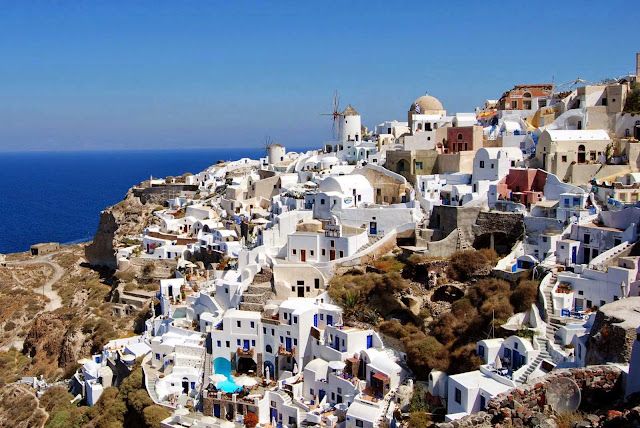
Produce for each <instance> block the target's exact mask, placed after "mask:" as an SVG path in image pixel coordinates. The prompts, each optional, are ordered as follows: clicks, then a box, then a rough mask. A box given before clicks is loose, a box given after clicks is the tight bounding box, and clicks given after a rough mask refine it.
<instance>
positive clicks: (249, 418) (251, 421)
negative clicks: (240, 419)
mask: <svg viewBox="0 0 640 428" xmlns="http://www.w3.org/2000/svg"><path fill="white" fill-rule="evenodd" d="M256 425H258V417H257V416H256V415H255V413H251V412H248V413H247V414H246V415H244V426H246V427H249V428H253V427H255V426H256Z"/></svg>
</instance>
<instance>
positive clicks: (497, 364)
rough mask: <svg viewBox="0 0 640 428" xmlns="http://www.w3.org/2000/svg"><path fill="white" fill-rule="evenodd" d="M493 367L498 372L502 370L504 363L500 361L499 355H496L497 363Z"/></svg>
mask: <svg viewBox="0 0 640 428" xmlns="http://www.w3.org/2000/svg"><path fill="white" fill-rule="evenodd" d="M493 366H494V367H495V369H496V370H500V369H501V368H502V361H501V360H500V356H499V355H496V361H495V362H494V363H493Z"/></svg>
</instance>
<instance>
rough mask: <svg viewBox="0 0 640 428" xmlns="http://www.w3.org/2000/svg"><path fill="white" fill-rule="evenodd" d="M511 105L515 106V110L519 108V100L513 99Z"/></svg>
mask: <svg viewBox="0 0 640 428" xmlns="http://www.w3.org/2000/svg"><path fill="white" fill-rule="evenodd" d="M511 105H512V106H513V109H514V110H517V108H518V100H513V101H511Z"/></svg>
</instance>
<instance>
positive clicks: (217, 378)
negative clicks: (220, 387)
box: [209, 373, 227, 383]
mask: <svg viewBox="0 0 640 428" xmlns="http://www.w3.org/2000/svg"><path fill="white" fill-rule="evenodd" d="M225 380H227V377H226V376H225V375H223V374H219V373H216V374H212V375H211V376H209V381H210V382H213V383H218V382H224V381H225Z"/></svg>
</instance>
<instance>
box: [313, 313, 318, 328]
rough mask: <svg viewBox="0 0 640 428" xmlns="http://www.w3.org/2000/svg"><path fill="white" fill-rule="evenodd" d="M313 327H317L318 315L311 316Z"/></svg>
mask: <svg viewBox="0 0 640 428" xmlns="http://www.w3.org/2000/svg"><path fill="white" fill-rule="evenodd" d="M313 326H314V327H317V326H318V314H315V315H314V316H313Z"/></svg>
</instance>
